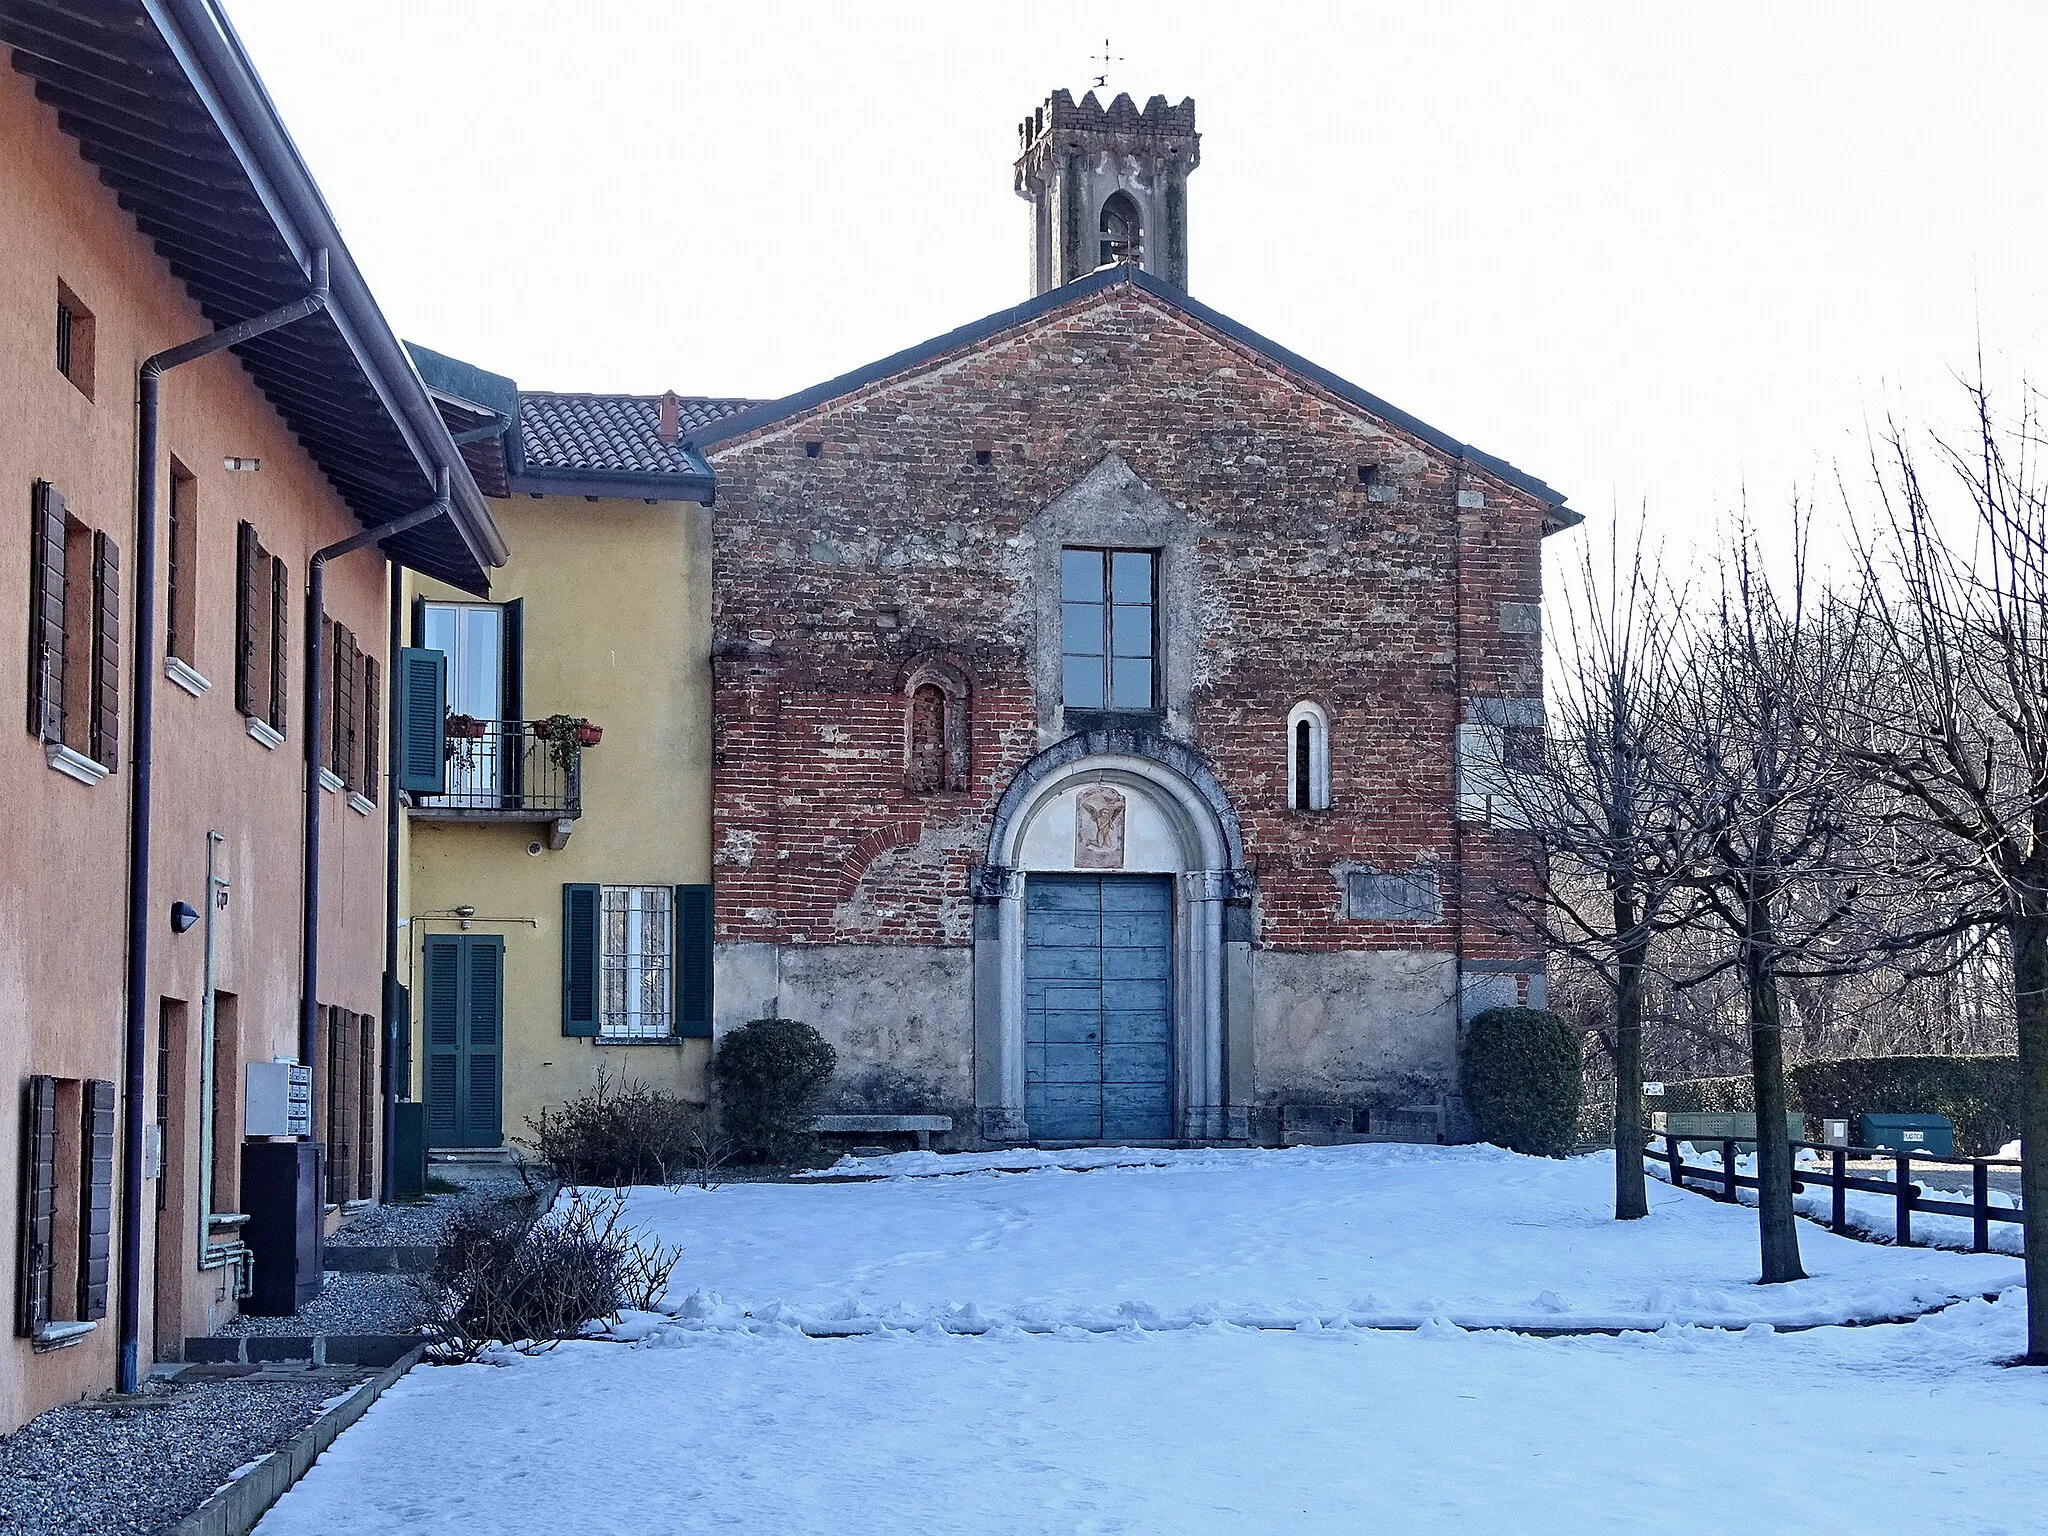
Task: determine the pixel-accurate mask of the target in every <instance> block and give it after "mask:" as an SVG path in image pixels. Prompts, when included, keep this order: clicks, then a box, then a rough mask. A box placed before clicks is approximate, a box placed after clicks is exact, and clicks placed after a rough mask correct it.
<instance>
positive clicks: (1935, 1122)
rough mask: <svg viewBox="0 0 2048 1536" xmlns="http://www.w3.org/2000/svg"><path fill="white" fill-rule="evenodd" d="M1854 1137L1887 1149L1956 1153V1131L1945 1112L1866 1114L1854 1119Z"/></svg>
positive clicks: (1938, 1154) (1944, 1154) (1940, 1154)
mask: <svg viewBox="0 0 2048 1536" xmlns="http://www.w3.org/2000/svg"><path fill="white" fill-rule="evenodd" d="M1856 1141H1857V1144H1858V1145H1859V1146H1865V1147H1881V1148H1883V1149H1884V1150H1885V1151H1887V1152H1924V1153H1925V1154H1926V1155H1927V1156H1929V1157H1954V1156H1955V1155H1956V1131H1955V1127H1954V1126H1953V1125H1951V1124H1950V1123H1949V1119H1948V1116H1946V1115H1865V1116H1863V1117H1862V1119H1860V1120H1859V1121H1857V1122H1856Z"/></svg>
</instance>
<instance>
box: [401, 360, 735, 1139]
mask: <svg viewBox="0 0 2048 1536" xmlns="http://www.w3.org/2000/svg"><path fill="white" fill-rule="evenodd" d="M412 351H413V357H414V361H415V362H416V364H417V365H418V367H419V369H420V373H421V376H422V377H423V378H424V379H425V380H426V382H427V384H428V387H429V391H430V393H431V394H432V395H433V397H434V399H435V402H436V404H437V405H438V406H439V407H440V409H441V412H442V415H443V418H444V419H445V420H446V421H447V423H448V424H449V426H450V428H451V430H452V431H453V432H454V434H455V438H456V441H457V442H459V443H462V444H463V445H464V446H463V452H464V455H465V457H466V458H467V459H468V461H469V463H470V466H471V468H472V471H473V472H474V473H475V475H476V478H477V483H478V485H479V486H480V487H481V488H482V489H483V490H484V492H485V494H486V495H488V496H494V497H498V498H502V499H501V500H499V501H498V502H497V503H495V506H496V510H497V513H498V521H499V523H500V525H501V526H502V527H503V528H504V530H505V534H506V538H507V542H508V543H509V544H511V546H512V548H513V549H514V551H515V553H514V556H513V558H512V560H511V563H509V564H508V565H506V566H505V567H504V568H503V569H502V570H501V571H499V572H496V573H494V580H493V583H492V596H493V601H491V602H488V603H484V602H478V601H477V600H475V599H474V598H472V597H470V596H469V595H468V594H466V593H463V592H461V591H459V590H457V589H456V588H454V587H452V586H448V585H445V584H443V583H440V582H436V581H434V580H432V579H429V578H424V577H413V576H411V575H410V574H408V577H407V579H406V585H405V589H404V592H403V597H404V608H405V614H406V617H405V619H404V621H403V622H404V623H405V624H406V625H407V626H409V632H408V633H407V634H406V635H405V636H404V637H403V638H404V641H405V644H406V645H407V646H409V647H410V648H411V654H412V655H413V656H414V658H415V660H418V659H419V658H418V653H419V652H422V651H424V652H431V653H433V655H434V656H435V657H438V658H440V659H439V660H438V661H432V665H433V666H435V667H437V668H439V669H440V670H441V671H442V672H443V673H444V675H445V690H446V691H445V705H446V710H447V714H446V731H447V744H446V748H445V751H444V759H445V792H443V793H440V794H429V793H417V794H410V795H408V796H407V797H406V801H405V805H406V814H405V815H404V817H403V818H402V822H403V825H402V826H401V828H400V831H399V837H400V839H401V847H400V850H399V859H400V869H401V871H402V873H401V879H400V895H399V913H400V916H399V924H400V927H399V961H398V966H399V981H400V983H401V985H402V986H403V987H404V988H405V989H406V996H407V998H408V999H409V1004H410V1007H409V1012H410V1015H411V1021H412V1025H411V1036H412V1039H413V1041H414V1045H413V1048H412V1051H411V1062H410V1066H409V1070H407V1071H406V1074H405V1077H404V1079H403V1080H405V1081H408V1082H409V1083H410V1095H411V1096H412V1097H414V1098H417V1099H420V1100H423V1101H424V1103H425V1107H426V1116H425V1118H426V1127H427V1143H428V1146H429V1147H430V1148H433V1149H436V1150H460V1149H473V1150H482V1149H490V1148H497V1147H501V1146H506V1145H511V1144H514V1143H516V1142H518V1141H520V1140H522V1139H527V1138H530V1136H531V1134H532V1132H531V1129H530V1125H529V1122H530V1121H532V1120H533V1119H535V1118H536V1117H537V1116H538V1115H539V1114H540V1111H541V1109H542V1108H543V1107H544V1106H549V1105H555V1104H559V1103H561V1102H562V1101H563V1100H565V1099H567V1098H570V1097H573V1096H574V1095H576V1094H578V1093H581V1092H583V1091H584V1090H586V1089H588V1088H590V1087H591V1086H592V1085H593V1084H594V1083H595V1082H596V1081H597V1079H598V1076H599V1074H600V1073H604V1074H607V1075H609V1076H610V1077H611V1078H612V1079H614V1080H618V1079H638V1080H640V1081H644V1082H646V1083H649V1084H650V1085H653V1086H656V1087H660V1088H663V1089H667V1090H669V1091H671V1092H678V1093H681V1094H683V1095H685V1096H687V1097H689V1098H692V1099H696V1100H700V1101H701V1100H702V1099H703V1097H704V1095H705V1069H706V1066H707V1064H708V1061H709V1057H710V1047H711V1039H710V1036H711V1008H710V976H711V972H710V941H711V910H710V879H711V750H712V742H711V670H710V643H711V613H710V603H711V595H710V594H711V581H710V559H711V539H710V516H711V514H710V509H709V506H708V502H709V501H710V498H711V492H712V485H713V482H712V477H711V474H710V471H709V469H708V468H707V467H706V466H705V465H704V463H703V461H702V460H701V459H699V458H697V457H696V456H695V454H694V453H692V452H691V451H690V450H689V448H688V447H687V444H686V443H685V442H684V441H683V439H684V437H685V436H686V434H687V433H688V431H689V430H691V429H692V428H693V427H694V426H695V425H697V424H698V423H701V422H703V421H706V420H711V419H715V418H716V417H717V416H719V415H723V414H727V413H729V412H732V411H737V410H738V409H740V408H742V407H743V406H745V405H747V404H749V403H750V402H747V401H724V400H703V399H679V398H678V397H676V396H673V395H669V396H663V397H651V396H626V395H568V394H546V393H537V392H532V391H525V392H522V391H520V390H519V389H518V388H517V386H516V385H515V384H514V382H513V381H512V380H510V379H507V378H504V377H502V376H500V375H496V374H490V373H486V372H484V371H483V370H481V369H477V368H473V367H470V366H469V365H467V364H464V363H460V362H458V361H456V360H455V359H452V358H447V357H443V356H441V355H440V354H437V353H433V352H430V351H428V350H426V349H425V348H420V347H414V348H413V349H412ZM430 660H431V658H430ZM586 723H587V725H588V726H589V727H593V728H594V729H590V730H586V729H584V726H585V724H586ZM600 732H601V740H598V741H596V742H595V743H594V744H589V742H590V738H591V737H593V736H596V735H597V734H598V733H600Z"/></svg>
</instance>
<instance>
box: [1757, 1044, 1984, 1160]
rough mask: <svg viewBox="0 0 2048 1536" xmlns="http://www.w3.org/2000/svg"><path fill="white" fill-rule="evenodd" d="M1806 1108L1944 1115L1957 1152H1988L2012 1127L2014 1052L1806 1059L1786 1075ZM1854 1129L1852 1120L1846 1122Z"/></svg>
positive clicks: (1850, 1113)
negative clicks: (1990, 1054)
mask: <svg viewBox="0 0 2048 1536" xmlns="http://www.w3.org/2000/svg"><path fill="white" fill-rule="evenodd" d="M1786 1076H1787V1077H1788V1078H1790V1080H1791V1082H1792V1085H1793V1087H1794V1088H1795V1090H1796V1091H1797V1093H1798V1095H1799V1097H1800V1099H1802V1100H1803V1101H1804V1103H1805V1106H1806V1110H1807V1112H1808V1113H1809V1114H1814V1115H1834V1116H1846V1117H1848V1118H1849V1119H1851V1120H1852V1121H1853V1120H1854V1118H1855V1117H1856V1116H1858V1115H1910V1114H1929V1115H1946V1116H1947V1117H1948V1119H1949V1121H1950V1123H1951V1124H1953V1125H1954V1126H1955V1128H1956V1150H1957V1151H1958V1152H1960V1153H1962V1154H1963V1155H1964V1156H1966V1157H1969V1156H1975V1157H1984V1156H1988V1155H1990V1154H1992V1153H1995V1152H1996V1151H1997V1150H1998V1149H1999V1148H2000V1147H2002V1146H2004V1145H2005V1144H2006V1143H2007V1142H2008V1141H2011V1140H2013V1139H2014V1138H2015V1137H2017V1136H2018V1135H2019V1134H2020V1063H2019V1058H2018V1057H2017V1056H1867V1057H1862V1058H1859V1059H1852V1060H1842V1061H1809V1062H1807V1063H1806V1064H1805V1065H1803V1066H1797V1067H1794V1068H1792V1069H1791V1071H1790V1072H1788V1073H1787V1074H1786ZM1849 1134H1850V1135H1852V1136H1853V1135H1855V1134H1856V1127H1855V1126H1854V1125H1853V1124H1852V1125H1851V1126H1850V1127H1849Z"/></svg>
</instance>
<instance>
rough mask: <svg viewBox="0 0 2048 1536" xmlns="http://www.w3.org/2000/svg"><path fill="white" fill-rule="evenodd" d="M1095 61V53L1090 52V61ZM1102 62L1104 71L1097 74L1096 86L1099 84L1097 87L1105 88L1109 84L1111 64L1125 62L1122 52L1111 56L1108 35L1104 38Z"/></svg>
mask: <svg viewBox="0 0 2048 1536" xmlns="http://www.w3.org/2000/svg"><path fill="white" fill-rule="evenodd" d="M1094 61H1095V58H1094V55H1093V54H1090V55H1089V62H1091V63H1093V62H1094ZM1101 62H1102V73H1101V74H1099V75H1097V76H1096V77H1095V84H1096V86H1097V88H1098V89H1100V88H1103V87H1106V86H1107V85H1108V84H1109V66H1110V65H1112V64H1121V63H1123V55H1121V54H1118V55H1116V56H1114V57H1112V56H1111V54H1110V51H1109V39H1108V38H1106V37H1105V38H1104V39H1103V40H1102V61H1101Z"/></svg>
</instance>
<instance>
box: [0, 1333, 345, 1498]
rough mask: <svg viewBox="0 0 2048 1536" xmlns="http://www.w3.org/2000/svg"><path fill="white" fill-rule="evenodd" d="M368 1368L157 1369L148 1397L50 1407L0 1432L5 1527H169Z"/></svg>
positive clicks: (301, 1425) (299, 1426)
mask: <svg viewBox="0 0 2048 1536" xmlns="http://www.w3.org/2000/svg"><path fill="white" fill-rule="evenodd" d="M361 1379H363V1378H362V1375H361V1373H340V1372H335V1373H325V1374H313V1373H308V1374H305V1375H301V1376H298V1377H296V1378H289V1377H288V1378H284V1379H279V1380H272V1379H267V1378H266V1379H260V1380H259V1379H254V1378H244V1379H240V1380H229V1381H202V1382H193V1383H190V1384H186V1385H180V1386H172V1385H171V1384H170V1383H168V1382H163V1381H152V1382H150V1383H149V1384H148V1386H149V1395H148V1399H147V1400H146V1401H145V1402H142V1403H134V1404H123V1405H120V1406H112V1405H90V1406H89V1405H82V1404H73V1405H68V1406H66V1407H62V1408H52V1409H50V1410H49V1411H48V1412H47V1413H44V1414H41V1415H39V1416H38V1417H36V1418H34V1419H31V1420H30V1421H29V1422H28V1423H27V1424H25V1425H23V1426H22V1427H21V1428H20V1429H18V1430H16V1431H15V1432H14V1433H13V1434H12V1435H9V1436H8V1437H7V1438H6V1439H4V1440H0V1531H5V1532H7V1533H9V1536H16V1533H19V1536H73V1533H77V1536H87V1533H90V1536H129V1533H143V1532H153V1531H159V1530H162V1529H163V1528H164V1527H165V1526H167V1525H170V1524H172V1523H173V1522H174V1521H177V1520H180V1519H182V1518H183V1517H184V1516H186V1515H188V1514H190V1513H191V1512H192V1511H193V1510H195V1509H197V1508H198V1507H199V1506H200V1504H201V1503H203V1502H204V1501H205V1500H206V1498H207V1497H208V1496H209V1495H210V1494H212V1492H213V1491H214V1489H216V1488H218V1487H220V1486H221V1484H223V1483H225V1482H227V1481H228V1477H229V1474H230V1473H232V1472H234V1471H236V1470H237V1469H239V1468H241V1467H243V1466H246V1465H247V1464H248V1463H250V1462H252V1461H255V1460H257V1459H258V1458H260V1457H262V1456H264V1455H266V1454H268V1453H269V1452H270V1451H273V1450H275V1449H276V1448H277V1447H278V1446H279V1445H281V1444H283V1443H284V1441H286V1440H288V1439H289V1438H290V1437H291V1436H292V1435H294V1434H296V1433H297V1432H298V1431H299V1430H301V1429H303V1428H304V1427H305V1426H306V1425H308V1424H310V1423H311V1422H312V1421H313V1419H314V1418H315V1417H316V1416H317V1415H318V1414H319V1412H320V1409H321V1406H322V1405H323V1404H324V1403H326V1402H328V1401H329V1400H330V1399H333V1398H336V1397H340V1396H342V1395H343V1394H345V1393H347V1392H349V1391H351V1390H352V1389H353V1387H354V1385H355V1383H356V1382H357V1381H359V1380H361Z"/></svg>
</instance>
